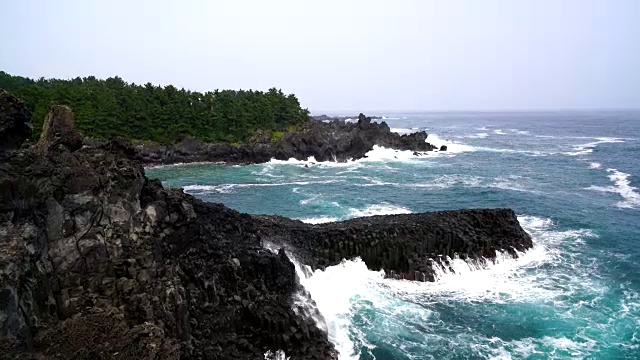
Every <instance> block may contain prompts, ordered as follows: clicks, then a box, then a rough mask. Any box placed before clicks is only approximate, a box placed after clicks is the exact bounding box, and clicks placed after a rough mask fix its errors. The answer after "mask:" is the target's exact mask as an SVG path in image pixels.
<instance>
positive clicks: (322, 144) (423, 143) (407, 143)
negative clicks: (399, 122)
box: [135, 114, 447, 165]
mask: <svg viewBox="0 0 640 360" xmlns="http://www.w3.org/2000/svg"><path fill="white" fill-rule="evenodd" d="M371 120H372V119H371V118H368V117H366V116H364V115H363V114H360V117H359V119H358V121H357V122H355V123H347V122H345V121H343V120H335V121H330V122H321V121H308V122H306V123H305V124H304V125H302V126H301V128H299V129H295V130H294V131H290V132H287V133H285V134H284V135H283V136H282V137H280V138H277V139H274V138H273V134H272V133H270V132H266V133H263V134H258V135H257V136H254V137H253V138H252V139H251V140H250V141H249V142H247V143H246V144H238V145H232V144H208V143H203V142H201V141H198V140H195V139H185V140H183V141H181V142H179V143H177V144H173V145H160V144H154V143H147V144H139V145H137V146H136V147H135V148H136V151H137V153H138V159H139V160H140V161H141V162H142V163H144V164H146V165H168V164H176V163H191V162H225V163H229V164H257V163H264V162H268V161H269V160H271V159H277V160H289V159H292V158H293V159H297V160H303V161H304V160H307V159H308V158H310V157H313V158H314V159H315V161H338V162H345V161H349V160H357V159H361V158H363V157H366V154H367V152H369V151H371V150H372V149H373V146H374V145H378V146H383V147H386V148H390V149H395V150H410V151H413V152H414V155H416V156H418V155H421V154H423V153H425V152H430V151H446V150H447V147H446V146H442V147H440V148H437V147H436V146H434V145H432V144H430V143H428V142H427V139H428V135H427V133H426V132H424V131H421V132H416V133H412V134H404V135H399V134H396V133H394V132H392V131H391V129H390V128H389V126H388V125H387V124H386V123H385V122H381V123H376V122H372V121H371Z"/></svg>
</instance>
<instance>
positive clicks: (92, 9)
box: [0, 0, 640, 113]
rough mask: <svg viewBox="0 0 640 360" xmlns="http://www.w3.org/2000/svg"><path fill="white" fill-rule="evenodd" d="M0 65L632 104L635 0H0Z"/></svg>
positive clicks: (376, 101) (356, 99)
mask: <svg viewBox="0 0 640 360" xmlns="http://www.w3.org/2000/svg"><path fill="white" fill-rule="evenodd" d="M0 2H1V4H0V5H1V6H0V9H1V11H0V48H1V51H0V70H3V71H6V72H8V73H10V74H14V75H22V76H28V77H33V78H39V77H46V78H73V77H76V76H88V75H94V76H96V77H100V78H106V77H109V76H116V75H117V76H120V77H122V78H123V79H124V80H125V81H128V82H135V83H146V82H151V83H154V84H159V85H168V84H172V85H174V86H176V87H179V88H180V87H184V88H186V89H190V90H195V91H208V90H214V89H254V90H266V89H269V88H271V87H276V88H280V89H282V90H283V91H284V92H286V93H294V94H296V96H297V97H298V98H299V99H300V102H301V103H302V105H303V106H304V107H307V108H309V109H310V110H311V111H312V113H319V112H322V111H334V112H335V111H367V110H369V111H471V110H562V109H629V108H640V1H638V0H602V1H600V0H518V1H513V0H502V1H501V0H482V1H480V0H446V1H445V0H442V1H430V0H416V1H411V0H393V1H377V0H362V1H361V0H352V1H350V0H339V1H334V0H323V1H313V0H269V1H265V0H230V1H222V0H218V1H215V0H211V1H207V0H202V1H196V0H181V1H176V0H171V1H164V0H153V1H133V0H126V1H122V0H111V1H102V0H93V1H86V0H77V1H72V0H59V1H47V0H20V1H11V0H0Z"/></svg>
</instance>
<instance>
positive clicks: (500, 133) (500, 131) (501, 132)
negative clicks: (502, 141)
mask: <svg viewBox="0 0 640 360" xmlns="http://www.w3.org/2000/svg"><path fill="white" fill-rule="evenodd" d="M493 132H494V133H496V134H498V135H507V133H505V132H504V131H502V130H500V129H497V130H493Z"/></svg>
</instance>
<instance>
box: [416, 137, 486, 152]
mask: <svg viewBox="0 0 640 360" xmlns="http://www.w3.org/2000/svg"><path fill="white" fill-rule="evenodd" d="M427 142H428V143H430V144H431V145H434V146H436V147H437V148H438V149H440V147H441V146H442V145H446V146H447V151H446V152H440V153H441V154H443V153H447V154H457V153H462V152H470V151H475V148H474V147H473V146H470V145H466V144H461V143H458V142H455V141H450V140H443V139H441V138H440V137H438V135H437V134H429V135H428V136H427Z"/></svg>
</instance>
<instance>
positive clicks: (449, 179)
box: [401, 174, 536, 192]
mask: <svg viewBox="0 0 640 360" xmlns="http://www.w3.org/2000/svg"><path fill="white" fill-rule="evenodd" d="M528 179H529V178H526V177H521V176H516V175H509V176H501V177H497V178H493V179H489V178H483V177H479V176H471V175H459V174H454V175H442V176H440V177H438V178H436V179H434V180H432V181H430V182H428V183H424V184H402V185H401V186H403V187H408V188H427V189H448V188H452V187H455V186H463V187H470V188H494V189H501V190H513V191H525V192H536V191H535V190H533V189H530V188H529V187H528V186H527V184H526V182H527V180H528Z"/></svg>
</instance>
